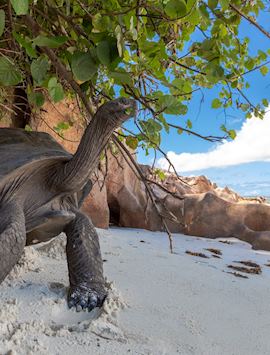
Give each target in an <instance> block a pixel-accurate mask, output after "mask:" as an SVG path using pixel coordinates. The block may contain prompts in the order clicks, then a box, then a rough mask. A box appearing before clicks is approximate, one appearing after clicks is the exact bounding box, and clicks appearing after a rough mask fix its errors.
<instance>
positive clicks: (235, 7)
mask: <svg viewBox="0 0 270 355" xmlns="http://www.w3.org/2000/svg"><path fill="white" fill-rule="evenodd" d="M230 8H231V9H233V10H234V11H235V12H236V13H237V14H238V15H240V16H241V17H243V18H244V19H245V20H247V21H248V22H249V23H250V24H251V25H252V26H254V27H256V28H257V29H258V30H259V31H260V32H262V33H263V34H264V35H265V36H266V37H268V38H269V39H270V33H269V32H267V31H266V30H265V29H264V28H263V27H262V26H261V25H259V24H258V23H257V22H256V21H255V20H254V19H253V18H252V17H251V16H248V15H246V14H244V13H243V12H242V11H241V10H240V9H239V8H238V7H237V6H235V5H234V4H232V3H231V2H230Z"/></svg>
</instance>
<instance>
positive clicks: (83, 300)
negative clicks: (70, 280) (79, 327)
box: [68, 284, 107, 312]
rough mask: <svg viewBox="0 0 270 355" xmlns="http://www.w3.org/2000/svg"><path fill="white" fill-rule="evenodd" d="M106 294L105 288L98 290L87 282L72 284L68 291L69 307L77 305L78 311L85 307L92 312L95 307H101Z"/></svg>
mask: <svg viewBox="0 0 270 355" xmlns="http://www.w3.org/2000/svg"><path fill="white" fill-rule="evenodd" d="M106 296H107V295H106V292H105V291H104V290H98V289H96V288H94V287H91V286H88V285H87V284H81V285H78V286H72V287H70V289H69V293H68V307H69V308H72V307H75V308H76V311H77V312H80V311H81V310H84V309H88V311H89V312H90V311H91V310H92V309H94V308H95V307H101V306H102V304H103V302H104V300H105V298H106Z"/></svg>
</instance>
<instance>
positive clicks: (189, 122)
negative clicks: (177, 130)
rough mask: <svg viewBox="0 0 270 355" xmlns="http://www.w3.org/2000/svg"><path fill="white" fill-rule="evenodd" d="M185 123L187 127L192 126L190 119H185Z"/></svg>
mask: <svg viewBox="0 0 270 355" xmlns="http://www.w3.org/2000/svg"><path fill="white" fill-rule="evenodd" d="M186 124H187V127H188V128H189V129H191V128H192V122H191V121H190V120H187V122H186Z"/></svg>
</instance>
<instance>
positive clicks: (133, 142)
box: [126, 136, 138, 150]
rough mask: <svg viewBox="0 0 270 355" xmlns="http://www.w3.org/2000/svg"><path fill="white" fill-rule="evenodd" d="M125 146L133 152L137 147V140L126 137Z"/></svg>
mask: <svg viewBox="0 0 270 355" xmlns="http://www.w3.org/2000/svg"><path fill="white" fill-rule="evenodd" d="M126 144H127V145H128V146H129V147H130V148H131V149H133V150H135V149H136V148H137V147H138V139H137V138H136V137H133V136H128V137H127V138H126Z"/></svg>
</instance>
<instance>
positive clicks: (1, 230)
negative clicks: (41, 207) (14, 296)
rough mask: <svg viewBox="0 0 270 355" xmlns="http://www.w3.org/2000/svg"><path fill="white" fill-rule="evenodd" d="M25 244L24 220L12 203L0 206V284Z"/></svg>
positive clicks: (20, 210) (18, 257)
mask: <svg viewBox="0 0 270 355" xmlns="http://www.w3.org/2000/svg"><path fill="white" fill-rule="evenodd" d="M25 243H26V232H25V218H24V213H23V211H22V209H21V208H20V207H19V206H18V205H17V204H16V203H14V202H6V203H4V202H2V204H1V206H0V283H1V282H2V281H3V280H4V279H5V277H6V276H7V275H8V274H9V272H10V271H11V269H12V268H13V266H14V265H15V264H16V263H17V261H18V260H19V259H20V257H21V255H22V252H23V249H24V247H25Z"/></svg>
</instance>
